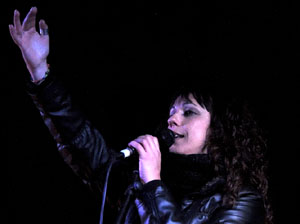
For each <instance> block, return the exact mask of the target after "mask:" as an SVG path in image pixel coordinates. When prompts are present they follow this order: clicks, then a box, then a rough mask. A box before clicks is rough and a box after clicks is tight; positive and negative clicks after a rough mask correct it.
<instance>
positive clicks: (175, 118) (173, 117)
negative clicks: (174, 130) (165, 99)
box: [168, 113, 180, 127]
mask: <svg viewBox="0 0 300 224" xmlns="http://www.w3.org/2000/svg"><path fill="white" fill-rule="evenodd" d="M178 125H180V119H179V117H178V114H177V113H175V114H173V115H171V116H170V117H169V119H168V126H169V127H173V126H178Z"/></svg>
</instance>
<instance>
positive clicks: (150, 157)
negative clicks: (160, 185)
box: [121, 130, 174, 183]
mask: <svg viewBox="0 0 300 224" xmlns="http://www.w3.org/2000/svg"><path fill="white" fill-rule="evenodd" d="M173 142H174V134H173V132H171V131H170V130H163V131H161V132H160V133H159V135H158V137H155V136H152V135H142V136H139V137H138V138H136V139H135V140H133V141H131V142H130V143H129V144H128V146H129V147H128V148H126V149H124V150H122V151H121V153H123V154H124V158H126V157H128V156H130V155H131V154H133V153H134V152H137V153H138V154H139V176H140V179H141V181H142V183H148V182H149V181H152V180H160V171H161V152H160V146H159V143H162V144H166V146H167V147H169V146H171V145H172V144H173Z"/></svg>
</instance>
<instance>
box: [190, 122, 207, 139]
mask: <svg viewBox="0 0 300 224" xmlns="http://www.w3.org/2000/svg"><path fill="white" fill-rule="evenodd" d="M208 127H209V123H207V122H197V123H195V124H194V125H193V127H192V128H193V130H194V132H193V133H194V137H195V140H196V141H198V142H203V141H205V139H206V135H207V132H208Z"/></svg>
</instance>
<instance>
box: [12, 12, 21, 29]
mask: <svg viewBox="0 0 300 224" xmlns="http://www.w3.org/2000/svg"><path fill="white" fill-rule="evenodd" d="M14 27H15V31H16V32H15V33H16V34H21V33H22V26H21V21H20V13H19V11H18V10H15V11H14Z"/></svg>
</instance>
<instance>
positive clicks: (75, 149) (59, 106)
mask: <svg viewBox="0 0 300 224" xmlns="http://www.w3.org/2000/svg"><path fill="white" fill-rule="evenodd" d="M27 88H28V93H29V94H30V95H31V97H32V99H33V101H34V103H35V105H36V106H37V108H38V110H39V111H40V114H41V116H42V118H43V119H44V122H45V124H46V126H47V127H48V129H49V131H50V133H51V134H52V136H53V137H54V140H55V141H56V142H57V147H58V150H59V152H60V154H61V155H62V157H63V158H64V160H65V162H66V163H67V164H68V165H69V166H70V167H71V168H72V169H73V171H74V172H75V173H76V174H77V175H78V176H79V177H80V178H81V179H82V180H83V182H84V183H85V184H87V185H88V186H89V187H90V189H91V190H93V191H94V192H96V193H97V195H100V194H101V192H102V185H103V181H104V176H105V173H106V169H107V166H108V163H109V161H110V160H111V158H112V157H113V156H114V152H113V151H112V150H109V149H108V148H107V146H106V144H105V141H104V139H103V137H102V135H101V134H100V132H99V131H98V130H97V129H96V128H94V127H93V126H92V125H91V123H90V122H89V121H88V120H87V119H86V118H85V117H84V115H83V114H82V113H81V112H80V110H78V109H77V108H76V107H75V106H74V105H73V103H72V100H71V97H70V95H69V93H68V92H67V91H66V90H65V88H64V87H63V85H62V84H61V83H60V82H59V81H58V80H57V79H56V78H55V76H53V75H49V76H48V77H47V79H46V80H45V82H44V83H42V84H41V85H39V86H36V85H34V84H32V83H28V85H27ZM118 166H119V167H118ZM118 166H117V167H116V168H115V171H113V172H112V174H111V175H113V176H116V177H112V182H113V180H116V179H117V180H118V182H116V183H121V184H118V186H111V189H109V192H110V193H109V194H108V200H107V203H108V205H109V206H110V207H111V209H114V210H115V214H116V213H117V212H118V210H117V208H118V207H119V205H120V201H119V199H120V198H122V195H123V192H124V189H126V186H127V185H128V184H130V180H128V178H127V177H128V175H123V173H126V172H127V171H126V170H124V169H123V167H122V164H121V165H120V164H119V165H118ZM128 172H129V171H128ZM114 178H115V179H114ZM121 185H122V186H121ZM112 213H113V212H112ZM113 218H115V217H112V220H113ZM106 220H108V218H107V219H106ZM106 222H107V223H113V221H106ZM124 223H153V224H156V223H167V224H179V223H180V224H181V223H185V224H196V223H199V224H202V223H206V224H216V223H227V224H229V223H231V224H248V223H249V224H250V223H251V224H262V223H264V207H263V201H262V198H261V197H260V195H259V194H258V193H257V192H256V191H255V190H254V189H251V188H247V187H245V188H243V189H242V191H241V192H240V193H239V195H238V200H237V201H236V203H235V205H234V206H233V207H232V208H224V207H223V206H222V192H221V191H217V190H215V191H213V192H209V193H207V194H206V195H203V194H198V193H197V192H191V194H187V195H185V197H184V198H183V199H181V201H175V200H174V197H173V195H172V194H171V192H170V190H169V189H168V186H166V185H165V183H164V182H163V181H159V180H155V181H151V182H149V183H147V184H145V185H144V186H143V188H142V190H141V191H140V192H139V193H138V195H137V197H136V198H134V200H132V203H131V204H130V206H129V209H128V211H127V214H126V217H125V219H124Z"/></svg>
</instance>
